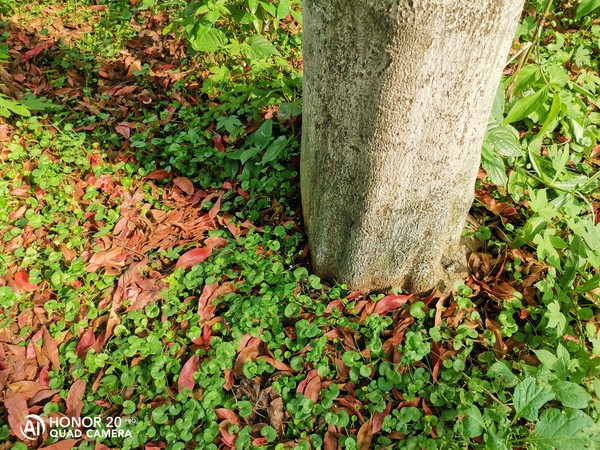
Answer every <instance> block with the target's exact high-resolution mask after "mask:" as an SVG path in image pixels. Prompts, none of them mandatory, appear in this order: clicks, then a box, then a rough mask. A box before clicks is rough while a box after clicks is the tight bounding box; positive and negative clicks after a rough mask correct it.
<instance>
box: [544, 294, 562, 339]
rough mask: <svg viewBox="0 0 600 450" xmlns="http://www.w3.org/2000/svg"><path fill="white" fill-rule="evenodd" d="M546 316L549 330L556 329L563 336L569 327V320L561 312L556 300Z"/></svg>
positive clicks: (551, 304)
mask: <svg viewBox="0 0 600 450" xmlns="http://www.w3.org/2000/svg"><path fill="white" fill-rule="evenodd" d="M544 316H545V317H546V318H547V319H548V328H555V329H556V331H557V333H558V334H561V335H562V333H563V331H564V330H565V326H567V318H566V317H565V315H564V314H563V313H562V312H561V310H560V303H558V302H557V301H556V300H555V301H553V302H552V303H550V304H549V305H548V306H547V311H546V313H545V314H544Z"/></svg>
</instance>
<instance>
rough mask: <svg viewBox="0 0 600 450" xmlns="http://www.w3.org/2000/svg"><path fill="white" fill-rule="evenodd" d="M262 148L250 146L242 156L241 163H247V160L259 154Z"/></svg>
mask: <svg viewBox="0 0 600 450" xmlns="http://www.w3.org/2000/svg"><path fill="white" fill-rule="evenodd" d="M261 150H262V148H260V147H252V148H249V149H248V150H244V152H243V153H242V155H241V156H240V161H241V163H242V164H246V161H248V160H249V159H250V158H252V157H253V156H256V155H258V154H259V153H260V151H261Z"/></svg>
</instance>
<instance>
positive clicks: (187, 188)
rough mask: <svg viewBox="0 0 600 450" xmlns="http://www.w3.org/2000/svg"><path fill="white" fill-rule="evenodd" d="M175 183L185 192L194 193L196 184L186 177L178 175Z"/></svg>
mask: <svg viewBox="0 0 600 450" xmlns="http://www.w3.org/2000/svg"><path fill="white" fill-rule="evenodd" d="M173 184H174V185H175V186H177V187H178V188H179V189H181V190H182V191H183V192H185V193H186V194H187V195H194V185H193V184H192V182H191V181H190V180H189V178H186V177H177V178H175V179H174V180H173Z"/></svg>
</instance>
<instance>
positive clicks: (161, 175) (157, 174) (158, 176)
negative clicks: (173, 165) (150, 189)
mask: <svg viewBox="0 0 600 450" xmlns="http://www.w3.org/2000/svg"><path fill="white" fill-rule="evenodd" d="M171 176H172V175H171V173H170V172H167V171H166V170H155V171H154V172H151V173H149V174H148V175H146V178H147V179H149V180H164V179H165V178H171Z"/></svg>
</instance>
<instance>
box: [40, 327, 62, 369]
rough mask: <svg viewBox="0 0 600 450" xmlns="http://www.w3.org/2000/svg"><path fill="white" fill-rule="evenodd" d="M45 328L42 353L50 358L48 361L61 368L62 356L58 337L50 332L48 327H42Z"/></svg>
mask: <svg viewBox="0 0 600 450" xmlns="http://www.w3.org/2000/svg"><path fill="white" fill-rule="evenodd" d="M42 330H43V335H42V337H43V340H44V343H43V344H42V354H43V355H44V356H45V357H46V358H48V361H50V362H51V363H52V365H53V366H54V368H55V369H60V357H59V353H58V342H56V339H54V338H53V337H52V335H51V334H50V332H49V331H48V329H47V328H46V327H43V328H42Z"/></svg>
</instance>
